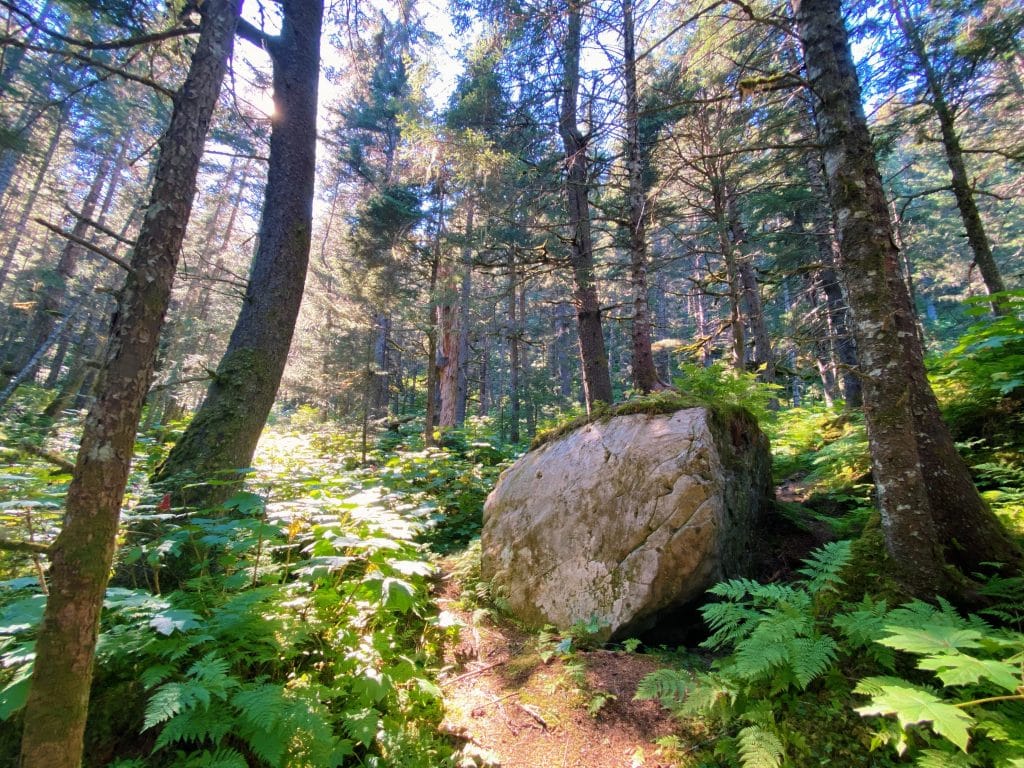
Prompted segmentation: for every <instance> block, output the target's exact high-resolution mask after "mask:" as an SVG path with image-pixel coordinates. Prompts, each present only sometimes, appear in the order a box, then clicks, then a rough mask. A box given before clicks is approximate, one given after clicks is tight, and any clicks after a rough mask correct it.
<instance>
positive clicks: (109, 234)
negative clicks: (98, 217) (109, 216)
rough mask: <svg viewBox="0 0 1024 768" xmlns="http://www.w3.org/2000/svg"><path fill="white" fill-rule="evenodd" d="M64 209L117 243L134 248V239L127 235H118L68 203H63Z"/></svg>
mask: <svg viewBox="0 0 1024 768" xmlns="http://www.w3.org/2000/svg"><path fill="white" fill-rule="evenodd" d="M64 210H65V211H67V212H68V213H70V214H71V215H72V216H74V217H75V218H76V219H78V220H79V221H84V222H85V223H86V224H88V225H89V226H90V227H92V228H93V229H95V230H97V231H98V232H101V233H103V234H104V235H106V236H107V237H112V238H114V239H115V240H117V241H118V242H119V243H122V244H124V245H127V246H128V247H129V248H134V247H135V241H134V240H129V239H128V238H127V237H123V236H122V235H119V234H118V233H117V232H115V231H114V230H112V229H108V228H107V227H105V226H103V225H102V224H100V223H99V222H98V221H93V220H92V219H90V218H89V217H88V216H86V215H85V214H84V213H79V212H78V211H76V210H75V209H74V208H72V207H71V206H70V205H67V204H65V205H64Z"/></svg>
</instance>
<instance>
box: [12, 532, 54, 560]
mask: <svg viewBox="0 0 1024 768" xmlns="http://www.w3.org/2000/svg"><path fill="white" fill-rule="evenodd" d="M0 550H4V551H7V552H23V553H25V554H26V555H48V554H50V545H49V544H37V543H36V542H34V541H11V540H10V539H5V538H3V537H2V536H0Z"/></svg>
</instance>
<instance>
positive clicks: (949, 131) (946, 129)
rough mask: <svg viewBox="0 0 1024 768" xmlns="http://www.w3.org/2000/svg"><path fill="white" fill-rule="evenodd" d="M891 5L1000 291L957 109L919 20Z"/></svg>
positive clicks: (997, 308) (962, 206) (982, 265)
mask: <svg viewBox="0 0 1024 768" xmlns="http://www.w3.org/2000/svg"><path fill="white" fill-rule="evenodd" d="M890 7H891V8H892V11H893V15H895V17H896V22H897V23H898V24H899V26H900V30H901V31H902V32H903V36H904V37H906V39H907V42H908V43H910V49H911V50H912V51H913V52H914V56H915V58H916V59H917V63H918V66H919V67H920V68H921V72H922V73H923V74H924V79H925V83H926V84H927V86H928V91H929V92H930V93H931V97H932V98H931V101H930V102H929V106H930V107H931V108H932V111H933V112H934V113H935V117H936V118H938V121H939V130H940V132H941V134H942V148H943V149H944V150H945V152H946V163H947V165H949V170H950V173H951V174H952V186H953V196H954V197H955V198H956V207H957V209H958V210H959V211H960V218H961V219H962V220H963V223H964V229H965V230H966V232H967V242H968V243H969V244H970V246H971V253H973V254H974V263H975V264H977V265H978V271H979V272H981V279H982V280H984V281H985V289H986V290H987V291H988V292H989V293H990V294H993V293H1000V292H1002V291H1005V290H1006V284H1005V283H1004V282H1003V276H1002V275H1001V274H1000V272H999V267H998V266H997V265H996V260H995V258H994V257H993V256H992V245H991V243H990V242H989V239H988V235H987V234H986V233H985V224H984V222H982V220H981V213H979V211H978V206H977V204H976V203H975V202H974V190H972V189H971V183H970V181H969V179H968V178H967V166H966V165H965V163H964V151H963V147H961V146H960V137H959V136H958V135H957V132H956V122H955V118H954V116H953V109H952V108H951V107H950V106H949V103H948V102H947V101H946V94H945V93H943V91H942V81H941V79H940V76H939V73H938V72H936V71H935V67H934V65H933V64H932V61H931V58H930V57H929V56H928V51H927V50H926V49H925V46H924V41H923V40H922V39H921V35H920V34H919V33H918V31H917V24H916V22H915V20H913V19H909V18H908V17H907V15H906V13H905V9H904V8H903V6H902V4H901V2H900V0H891V2H890ZM992 311H993V312H995V313H996V314H997V315H1004V314H1007V313H1008V312H1009V311H1010V310H1009V308H1008V307H1006V306H1004V305H1003V304H1002V303H1001V302H999V301H993V302H992Z"/></svg>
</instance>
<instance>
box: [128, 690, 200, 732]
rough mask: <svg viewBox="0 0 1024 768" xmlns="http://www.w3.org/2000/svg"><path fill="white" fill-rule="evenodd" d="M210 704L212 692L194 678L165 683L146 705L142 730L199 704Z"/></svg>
mask: <svg viewBox="0 0 1024 768" xmlns="http://www.w3.org/2000/svg"><path fill="white" fill-rule="evenodd" d="M209 704H210V692H209V691H208V690H207V689H206V687H205V686H203V685H202V684H200V683H197V682H195V681H192V680H190V681H187V682H184V683H164V684H163V685H161V686H160V687H159V688H158V689H157V691H156V693H154V694H153V696H152V697H151V698H150V700H149V703H148V704H147V705H146V716H145V720H144V722H143V725H142V730H148V729H149V728H152V727H153V726H155V725H159V724H160V723H163V722H166V721H168V720H170V719H171V718H172V717H175V716H176V715H178V714H180V713H182V712H184V711H186V710H189V709H192V708H194V707H196V706H197V705H202V706H204V707H206V706H209Z"/></svg>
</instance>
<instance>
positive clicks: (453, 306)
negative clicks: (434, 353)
mask: <svg viewBox="0 0 1024 768" xmlns="http://www.w3.org/2000/svg"><path fill="white" fill-rule="evenodd" d="M472 225H473V215H472V209H470V211H469V212H468V213H467V218H466V228H467V229H466V235H467V237H468V235H469V233H470V232H469V230H470V228H471V227H472ZM441 266H442V275H441V279H440V282H441V291H442V296H441V301H440V304H439V306H438V308H437V312H438V321H439V325H440V330H441V340H440V345H439V349H438V369H439V370H438V373H439V384H440V391H441V407H440V411H439V413H438V426H439V427H441V428H442V429H445V428H447V429H451V428H452V427H455V426H456V425H457V423H458V419H457V413H458V399H459V371H460V370H461V369H462V358H461V357H460V355H459V353H460V347H459V338H460V335H461V329H462V317H461V314H462V313H461V291H460V290H456V287H455V276H456V271H455V269H454V264H453V263H452V262H451V260H449V259H445V260H444V261H443V263H442V265H441ZM456 299H459V303H456Z"/></svg>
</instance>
